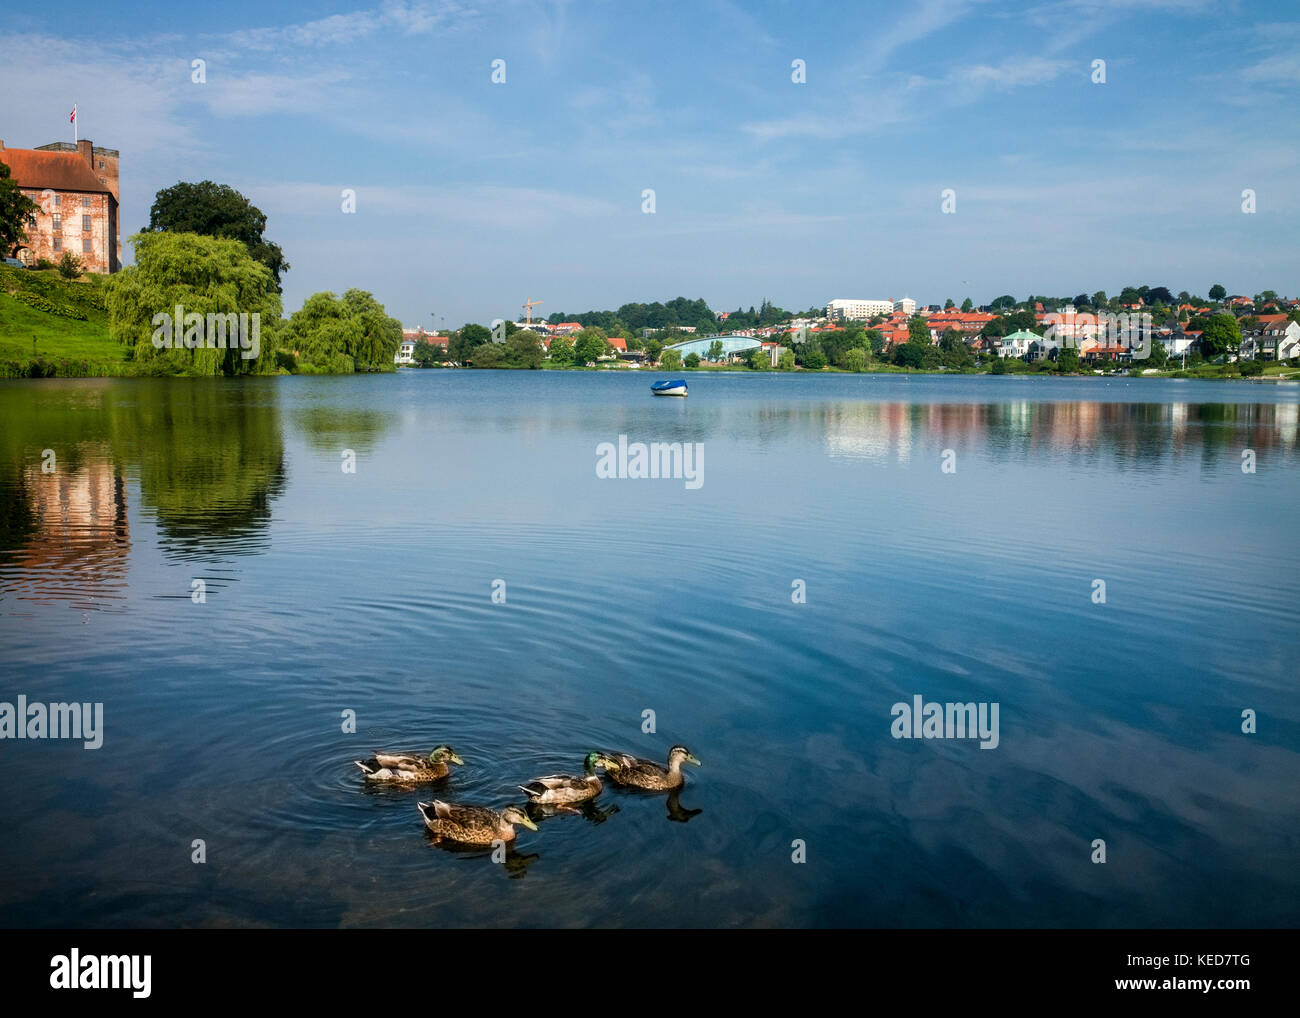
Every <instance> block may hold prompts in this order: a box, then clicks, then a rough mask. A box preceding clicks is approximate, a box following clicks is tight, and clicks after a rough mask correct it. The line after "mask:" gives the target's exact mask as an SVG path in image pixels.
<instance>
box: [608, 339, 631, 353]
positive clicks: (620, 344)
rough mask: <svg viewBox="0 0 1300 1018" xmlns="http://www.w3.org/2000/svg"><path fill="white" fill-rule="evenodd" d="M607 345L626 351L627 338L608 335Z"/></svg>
mask: <svg viewBox="0 0 1300 1018" xmlns="http://www.w3.org/2000/svg"><path fill="white" fill-rule="evenodd" d="M609 345H610V346H612V347H613V348H614V349H615V350H622V351H623V352H624V353H627V340H626V339H624V338H623V337H622V336H610V337H609Z"/></svg>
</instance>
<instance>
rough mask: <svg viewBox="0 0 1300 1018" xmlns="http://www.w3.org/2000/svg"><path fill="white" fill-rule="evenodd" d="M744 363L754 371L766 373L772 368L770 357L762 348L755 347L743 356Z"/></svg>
mask: <svg viewBox="0 0 1300 1018" xmlns="http://www.w3.org/2000/svg"><path fill="white" fill-rule="evenodd" d="M745 363H746V364H748V365H749V367H750V368H751V369H752V370H754V371H767V370H768V369H769V368H770V367H771V366H772V357H771V355H770V354H769V353H768V352H767V351H766V350H764V349H763V348H762V347H755V348H754V349H753V350H750V351H749V352H748V353H746V354H745Z"/></svg>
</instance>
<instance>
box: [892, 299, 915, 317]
mask: <svg viewBox="0 0 1300 1018" xmlns="http://www.w3.org/2000/svg"><path fill="white" fill-rule="evenodd" d="M890 310H891V311H901V312H902V313H903V314H905V315H914V314H916V301H914V300H912V298H911V297H904V298H903V299H902V300H896V301H894V306H893V307H892V308H891V309H890Z"/></svg>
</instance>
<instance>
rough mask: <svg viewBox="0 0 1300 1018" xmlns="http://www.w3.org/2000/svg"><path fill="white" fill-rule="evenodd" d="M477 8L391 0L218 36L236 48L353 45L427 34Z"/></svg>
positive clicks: (452, 1) (451, 1)
mask: <svg viewBox="0 0 1300 1018" xmlns="http://www.w3.org/2000/svg"><path fill="white" fill-rule="evenodd" d="M476 14H477V11H476V10H475V9H474V8H473V7H472V6H469V5H467V4H462V3H457V2H455V0H443V2H440V3H404V2H402V0H390V2H388V3H385V4H383V6H381V7H378V8H375V9H371V10H362V11H350V12H348V13H346V14H332V15H330V16H329V17H326V18H319V19H317V20H315V21H305V22H301V23H299V24H291V25H282V26H267V27H262V28H249V29H241V30H238V31H234V32H230V33H227V34H225V35H222V36H219V37H218V38H220V39H221V40H222V41H223V42H225V43H227V44H228V45H230V46H233V47H235V48H236V49H244V50H284V49H290V48H299V49H308V48H319V47H326V46H350V45H355V44H356V43H358V42H360V41H361V40H363V39H366V38H368V37H370V36H372V35H375V34H376V33H379V32H384V31H392V32H398V33H401V34H403V35H428V34H430V33H432V32H434V31H435V30H445V29H447V28H450V27H453V26H456V25H459V24H463V23H464V22H466V21H469V20H471V19H472V18H474V17H475V16H476Z"/></svg>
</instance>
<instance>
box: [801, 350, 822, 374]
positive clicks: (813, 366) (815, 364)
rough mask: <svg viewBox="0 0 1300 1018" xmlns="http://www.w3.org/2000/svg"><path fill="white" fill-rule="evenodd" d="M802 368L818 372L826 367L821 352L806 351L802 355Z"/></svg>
mask: <svg viewBox="0 0 1300 1018" xmlns="http://www.w3.org/2000/svg"><path fill="white" fill-rule="evenodd" d="M803 366H804V367H805V368H807V369H808V370H809V371H820V370H821V369H822V368H824V367H826V355H825V354H824V353H822V352H821V350H808V351H807V352H805V353H804V355H803Z"/></svg>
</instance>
